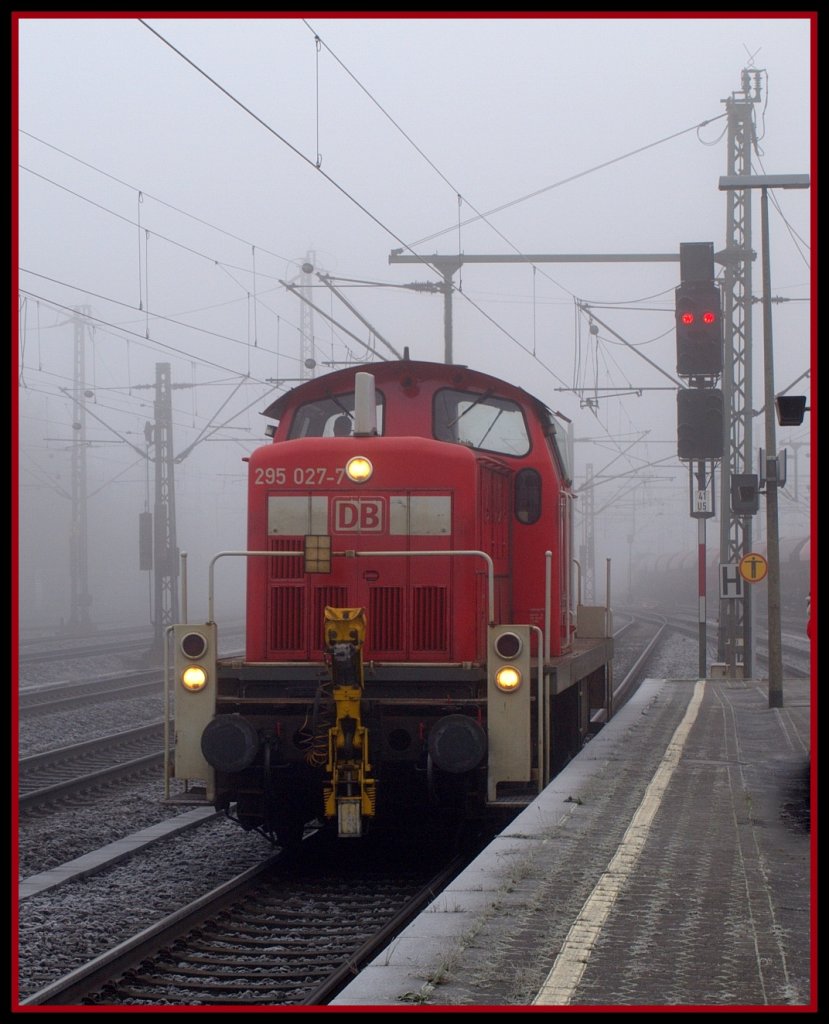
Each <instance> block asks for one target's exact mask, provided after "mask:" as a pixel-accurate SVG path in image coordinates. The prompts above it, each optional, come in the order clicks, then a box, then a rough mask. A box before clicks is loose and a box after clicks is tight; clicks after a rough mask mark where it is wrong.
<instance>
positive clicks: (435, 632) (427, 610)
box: [411, 587, 449, 654]
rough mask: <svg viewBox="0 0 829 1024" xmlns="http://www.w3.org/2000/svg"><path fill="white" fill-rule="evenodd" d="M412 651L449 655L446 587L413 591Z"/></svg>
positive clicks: (420, 588)
mask: <svg viewBox="0 0 829 1024" xmlns="http://www.w3.org/2000/svg"><path fill="white" fill-rule="evenodd" d="M411 620H412V650H413V651H429V652H430V653H441V652H442V653H447V654H448V649H449V637H448V635H447V628H446V625H447V623H446V587H415V588H414V589H413V590H412V616H411Z"/></svg>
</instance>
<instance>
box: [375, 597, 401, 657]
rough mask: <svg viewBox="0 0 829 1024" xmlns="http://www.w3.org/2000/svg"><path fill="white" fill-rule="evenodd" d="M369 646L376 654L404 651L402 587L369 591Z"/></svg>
mask: <svg viewBox="0 0 829 1024" xmlns="http://www.w3.org/2000/svg"><path fill="white" fill-rule="evenodd" d="M368 621H369V637H370V641H369V646H370V648H371V651H372V652H373V653H374V654H379V653H383V654H386V655H388V654H401V653H402V651H403V592H402V590H401V589H400V587H371V588H370V589H369V617H368Z"/></svg>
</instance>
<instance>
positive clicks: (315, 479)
mask: <svg viewBox="0 0 829 1024" xmlns="http://www.w3.org/2000/svg"><path fill="white" fill-rule="evenodd" d="M344 476H345V470H344V469H343V468H342V466H340V467H338V468H337V469H328V468H326V467H325V466H297V467H295V468H294V469H285V467H284V466H257V467H256V470H255V472H254V474H253V482H254V484H265V485H267V486H273V485H274V484H277V485H282V484H288V483H290V484H293V485H294V486H295V487H319V486H320V485H321V484H341V483H342V482H343V477H344Z"/></svg>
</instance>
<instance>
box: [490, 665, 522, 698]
mask: <svg viewBox="0 0 829 1024" xmlns="http://www.w3.org/2000/svg"><path fill="white" fill-rule="evenodd" d="M495 685H496V686H497V687H498V689H499V690H503V692H504V693H514V692H515V691H516V690H517V689H518V687H519V686H520V685H521V673H520V672H519V671H518V669H517V668H516V667H515V666H514V665H504V666H502V667H501V668H499V669H498V671H497V672H496V673H495Z"/></svg>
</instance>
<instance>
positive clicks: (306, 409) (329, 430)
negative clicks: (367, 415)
mask: <svg viewBox="0 0 829 1024" xmlns="http://www.w3.org/2000/svg"><path fill="white" fill-rule="evenodd" d="M353 432H354V392H353V391H351V392H349V393H348V394H345V395H329V396H328V397H327V398H320V399H318V400H317V401H316V402H308V403H307V404H306V405H301V406H300V407H299V408H298V409H297V411H296V412H295V413H294V418H293V421H292V422H291V428H290V430H289V431H288V438H289V439H290V440H294V439H295V438H298V437H349V436H350V435H351V434H353ZM377 433H378V434H382V433H383V402H382V397H381V396H380V394H379V393H378V394H377Z"/></svg>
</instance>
